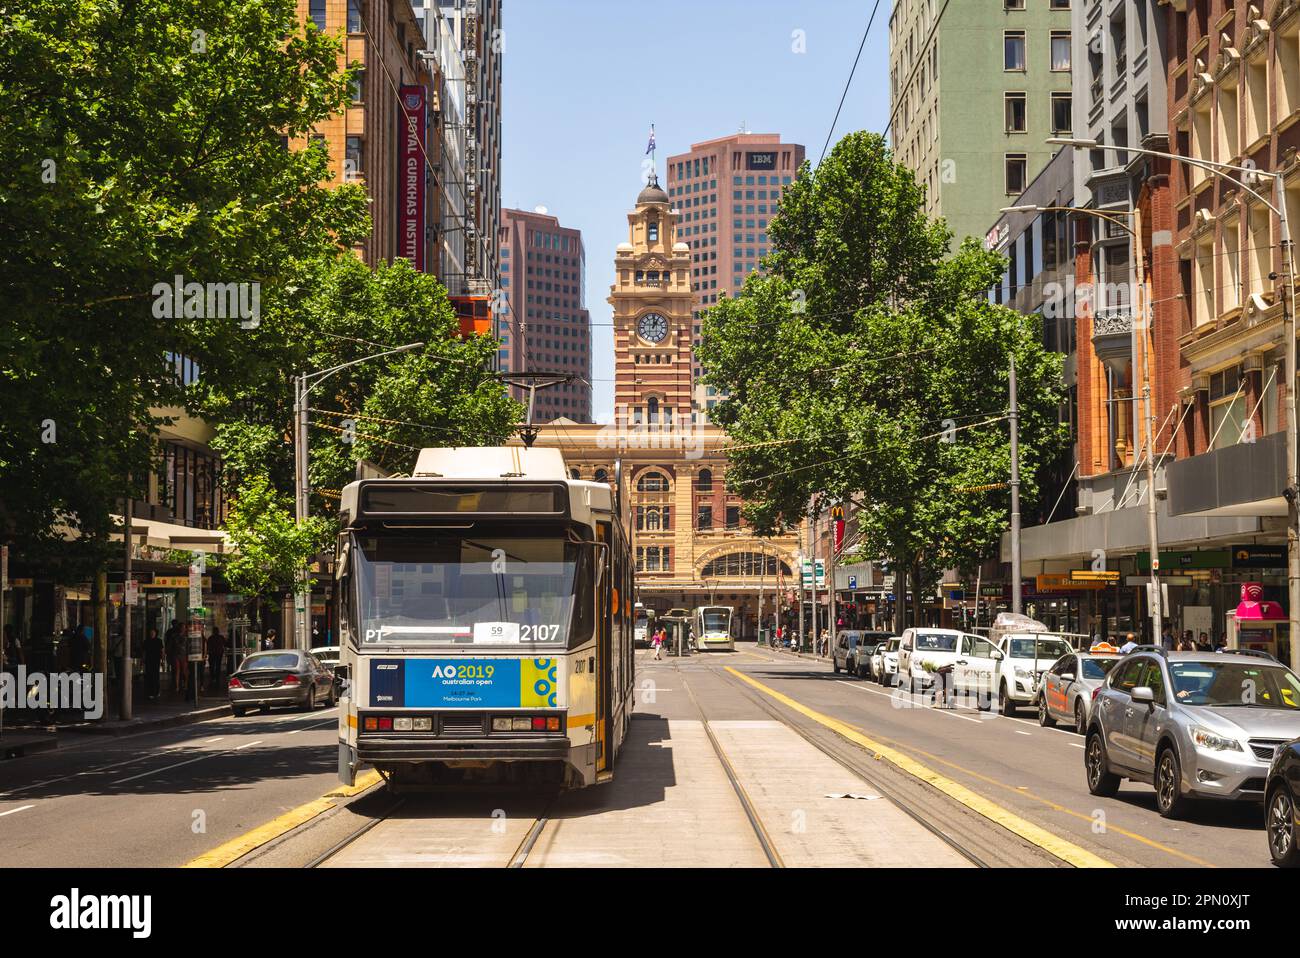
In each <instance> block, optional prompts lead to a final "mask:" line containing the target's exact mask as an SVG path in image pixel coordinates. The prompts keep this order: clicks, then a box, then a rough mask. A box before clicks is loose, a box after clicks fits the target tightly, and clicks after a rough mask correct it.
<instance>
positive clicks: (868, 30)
mask: <svg viewBox="0 0 1300 958" xmlns="http://www.w3.org/2000/svg"><path fill="white" fill-rule="evenodd" d="M879 9H880V0H876V2H875V4H874V5H873V6H872V8H871V16H870V18H868V20H867V28H866V29H865V30H863V31H862V42H861V43H859V44H858V52H857V55H856V56H855V57H854V58H853V67H852V68H851V69H850V70H849V78H848V80H846V81H845V83H844V92H843V93H841V94H840V105H839V106H837V107H836V108H835V119H833V120H831V128H830V129H829V130H827V131H826V142H825V143H823V144H822V155H821V156H820V157H818V158H817V165H818V166H821V165H822V160H824V159H826V150H827V148H828V147H829V146H830V145H831V137H832V136H834V135H835V124H836V123H838V122H839V121H840V110H842V109H844V101H845V99H847V98H848V95H849V87H850V86H852V85H853V74H854V73H856V72H857V69H858V61H859V60H860V59H862V50H863V48H865V47H866V45H867V35H868V34H870V33H871V25H872V24H873V23H875V22H876V11H877V10H879Z"/></svg>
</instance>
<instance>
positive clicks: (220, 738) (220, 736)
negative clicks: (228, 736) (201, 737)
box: [205, 735, 225, 742]
mask: <svg viewBox="0 0 1300 958" xmlns="http://www.w3.org/2000/svg"><path fill="white" fill-rule="evenodd" d="M223 738H225V736H224V735H218V736H217V737H216V738H210V739H205V741H207V742H220V741H221V740H222V739H223Z"/></svg>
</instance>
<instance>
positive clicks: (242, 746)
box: [233, 738, 262, 752]
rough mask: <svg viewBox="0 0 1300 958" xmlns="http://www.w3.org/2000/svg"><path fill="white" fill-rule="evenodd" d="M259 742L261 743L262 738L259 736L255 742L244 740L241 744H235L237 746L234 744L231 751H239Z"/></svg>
mask: <svg viewBox="0 0 1300 958" xmlns="http://www.w3.org/2000/svg"><path fill="white" fill-rule="evenodd" d="M261 744H262V740H261V739H260V738H259V739H258V740H257V741H255V742H245V743H244V744H243V745H237V746H235V748H234V749H233V751H236V752H241V751H243V750H244V749H246V748H252V747H253V746H254V745H261Z"/></svg>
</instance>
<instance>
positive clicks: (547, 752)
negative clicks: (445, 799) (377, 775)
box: [357, 735, 571, 765]
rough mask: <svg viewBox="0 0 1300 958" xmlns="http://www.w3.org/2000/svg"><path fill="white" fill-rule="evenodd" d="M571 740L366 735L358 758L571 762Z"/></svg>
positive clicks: (376, 761) (378, 761)
mask: <svg viewBox="0 0 1300 958" xmlns="http://www.w3.org/2000/svg"><path fill="white" fill-rule="evenodd" d="M570 748H571V746H570V743H569V740H568V738H563V737H554V738H538V737H530V738H506V737H503V736H493V737H491V738H474V739H470V738H461V739H434V738H429V737H427V736H425V737H416V736H390V735H384V736H377V735H370V736H367V735H362V736H358V739H357V758H358V759H359V760H360V761H362V762H366V763H369V764H371V765H384V764H387V763H389V762H567V761H568V760H569V758H570Z"/></svg>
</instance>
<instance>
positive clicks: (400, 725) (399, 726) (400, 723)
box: [393, 718, 415, 732]
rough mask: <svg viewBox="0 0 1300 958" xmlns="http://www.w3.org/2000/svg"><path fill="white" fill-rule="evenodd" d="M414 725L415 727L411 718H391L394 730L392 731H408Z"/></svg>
mask: <svg viewBox="0 0 1300 958" xmlns="http://www.w3.org/2000/svg"><path fill="white" fill-rule="evenodd" d="M414 727H415V722H414V721H413V720H412V719H409V718H395V719H393V731H394V732H409V731H411V730H412V729H413V728H414Z"/></svg>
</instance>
